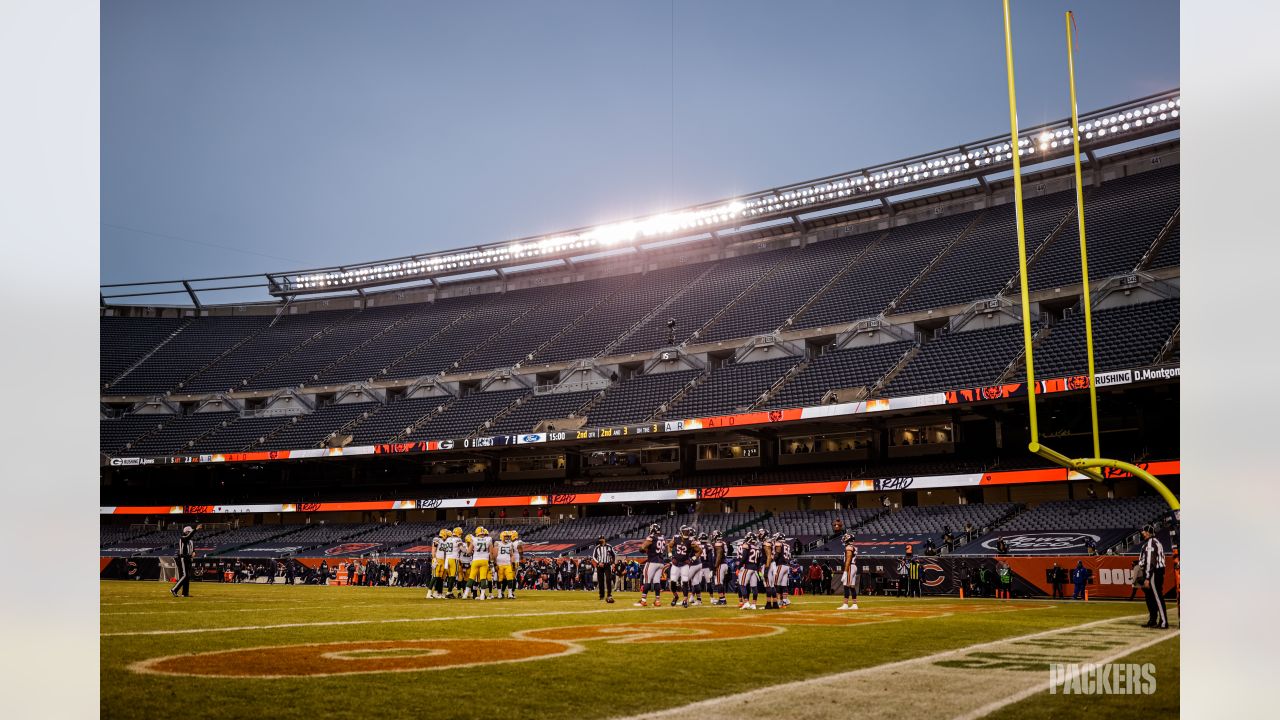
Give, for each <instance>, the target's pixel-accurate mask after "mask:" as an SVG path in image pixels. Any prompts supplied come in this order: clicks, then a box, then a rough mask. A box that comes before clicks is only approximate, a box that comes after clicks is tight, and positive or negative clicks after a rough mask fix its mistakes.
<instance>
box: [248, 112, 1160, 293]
mask: <svg viewBox="0 0 1280 720" xmlns="http://www.w3.org/2000/svg"><path fill="white" fill-rule="evenodd" d="M1181 108H1182V99H1181V97H1180V96H1179V91H1177V90H1173V91H1170V92H1167V93H1162V94H1159V95H1154V96H1150V97H1147V98H1142V99H1140V100H1135V101H1132V102H1129V103H1124V104H1121V105H1117V106H1115V107H1111V108H1106V109H1103V110H1099V111H1096V112H1093V113H1090V114H1087V115H1084V116H1082V117H1080V118H1079V120H1080V124H1079V128H1080V134H1081V143H1080V144H1081V148H1082V150H1091V149H1096V148H1100V147H1105V146H1107V145H1113V144H1117V143H1123V142H1128V141H1131V140H1137V139H1140V138H1143V137H1147V136H1150V135H1156V134H1159V133H1164V132H1171V131H1174V130H1177V129H1178V128H1179V126H1180V122H1181V121H1180V119H1179V118H1180V115H1181ZM1018 137H1019V139H1018V141H1017V148H1016V153H1015V149H1014V144H1013V143H1012V142H1011V139H1009V138H1006V137H1004V136H998V137H993V138H988V139H986V140H982V141H978V142H974V143H966V144H964V145H961V146H958V147H954V148H949V149H946V150H941V151H938V152H933V153H927V154H924V155H920V156H917V157H914V158H908V159H905V160H900V161H896V162H893V163H888V164H885V165H880V166H876V167H872V168H865V169H862V170H857V171H853V172H849V173H843V174H840V175H833V176H830V177H825V178H821V179H818V180H814V181H810V182H805V183H800V184H796V185H791V186H786V187H781V188H774V189H771V190H764V191H760V192H756V193H751V194H748V195H744V196H741V197H738V198H732V199H728V200H722V201H718V202H714V203H709V204H706V205H700V206H696V207H691V208H686V209H683V210H676V211H672V212H667V213H659V214H656V215H650V216H647V217H641V218H635V219H632V220H624V221H621V222H616V223H607V224H604V225H597V226H594V227H587V228H580V229H577V230H570V231H565V232H559V233H552V234H549V235H544V236H539V237H531V238H522V239H519V240H513V241H510V242H502V243H494V244H490V245H482V246H476V247H472V248H467V249H465V250H451V251H446V252H441V253H430V254H422V255H414V256H410V257H403V258H396V259H393V260H382V261H376V262H369V263H359V264H356V265H349V266H342V267H330V268H316V269H311V270H301V271H295V272H286V273H274V274H268V275H267V279H268V282H269V290H270V292H271V294H272V295H276V296H288V295H298V294H308V293H325V292H336V291H342V290H353V289H356V288H364V287H370V286H376V285H389V284H397V283H405V282H413V281H422V280H428V279H432V278H435V277H440V276H446V275H454V274H461V273H470V272H476V271H482V270H490V269H498V268H503V267H509V266H518V265H525V264H529V263H531V262H542V261H546V260H552V259H558V258H570V257H573V256H576V255H581V254H584V253H594V252H603V251H608V250H614V249H619V248H626V247H631V246H634V245H636V244H638V243H644V242H646V241H651V240H658V239H669V238H678V237H682V236H690V237H691V236H696V235H699V234H702V233H706V232H709V231H714V230H722V229H736V228H739V227H743V226H746V225H753V224H756V223H761V222H768V221H772V220H779V219H785V218H788V217H791V216H794V215H798V214H800V213H809V212H814V211H818V210H824V209H829V208H834V207H839V206H842V205H849V204H853V203H859V202H865V201H871V200H875V199H879V198H881V197H886V196H891V195H895V194H901V193H907V192H913V191H917V190H922V189H925V188H929V187H932V186H936V185H942V184H947V183H954V182H958V181H962V180H966V179H978V178H980V177H981V176H983V175H988V174H991V173H998V172H1003V171H1007V170H1010V169H1012V167H1013V159H1014V156H1015V154H1016V155H1017V156H1018V157H1019V159H1022V160H1026V161H1029V162H1039V161H1048V160H1052V159H1055V158H1058V157H1062V156H1064V155H1067V154H1069V153H1070V152H1071V148H1072V145H1073V143H1072V131H1071V121H1070V119H1069V118H1068V119H1063V120H1059V121H1057V122H1054V123H1048V124H1046V125H1043V126H1040V127H1036V128H1031V129H1029V130H1026V131H1024V132H1021V133H1019V135H1018Z"/></svg>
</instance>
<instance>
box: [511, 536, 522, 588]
mask: <svg viewBox="0 0 1280 720" xmlns="http://www.w3.org/2000/svg"><path fill="white" fill-rule="evenodd" d="M522 558H524V541H523V540H521V539H520V533H518V532H516V531H515V530H512V531H511V566H512V567H514V568H519V567H520V561H521V559H522ZM515 596H516V583H515V582H512V583H511V598H512V599H515Z"/></svg>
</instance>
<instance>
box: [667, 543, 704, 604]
mask: <svg viewBox="0 0 1280 720" xmlns="http://www.w3.org/2000/svg"><path fill="white" fill-rule="evenodd" d="M700 552H701V550H700V549H699V548H698V541H697V540H695V539H694V537H693V528H691V527H689V526H688V525H682V526H680V534H679V535H677V536H676V539H675V540H673V541H671V592H672V593H673V595H672V599H671V605H672V606H673V607H674V606H675V605H676V603H677V602H679V603H680V606H681V607H689V597H690V595H692V593H691V592H690V590H691V574H692V572H693V568H694V563H695V562H698V559H697V557H698V554H699V553H700ZM681 593H684V599H683V600H680V594H681Z"/></svg>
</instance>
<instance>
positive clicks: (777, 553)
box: [773, 533, 791, 607]
mask: <svg viewBox="0 0 1280 720" xmlns="http://www.w3.org/2000/svg"><path fill="white" fill-rule="evenodd" d="M773 561H774V566H775V570H774V580H773V586H774V589H775V590H776V592H777V603H775V605H774V607H778V606H779V605H780V606H781V607H787V606H788V605H790V604H791V598H790V597H789V595H790V593H791V541H790V540H789V539H787V538H785V537H783V536H782V533H776V534H775V535H774V536H773Z"/></svg>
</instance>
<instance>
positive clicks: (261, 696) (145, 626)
mask: <svg viewBox="0 0 1280 720" xmlns="http://www.w3.org/2000/svg"><path fill="white" fill-rule="evenodd" d="M192 593H193V596H192V597H191V598H188V599H174V598H171V597H169V595H168V592H167V586H166V585H163V584H160V583H156V582H104V583H103V584H102V586H101V612H102V618H101V633H102V637H101V646H100V647H101V668H102V670H101V683H102V686H101V691H102V715H103V717H118V718H162V717H163V718H169V717H175V716H182V717H196V718H199V717H210V718H223V717H286V718H316V717H326V718H328V717H334V718H369V717H427V718H478V717H491V718H504V719H511V718H566V719H567V718H572V719H573V720H586V719H588V718H610V717H630V716H635V715H641V714H645V713H658V714H663V711H668V713H667V714H669V715H670V716H672V717H675V716H682V717H684V716H693V717H698V718H700V720H701V719H702V718H706V717H712V718H714V717H722V716H723V717H726V718H727V717H735V718H741V717H744V716H750V715H752V714H765V715H772V714H774V713H786V714H785V715H784V716H785V717H787V718H789V720H797V719H802V718H815V719H825V718H844V717H851V716H855V715H856V716H859V717H884V718H890V717H913V716H915V717H919V716H921V713H924V712H928V713H930V717H931V718H932V717H941V718H951V717H982V716H987V715H990V716H991V717H1002V718H1003V717H1009V718H1013V717H1017V718H1041V717H1043V718H1051V717H1066V716H1068V715H1070V716H1072V717H1081V716H1087V717H1090V718H1091V719H1095V720H1096V718H1110V717H1128V716H1132V715H1134V714H1136V713H1137V712H1138V711H1139V710H1141V712H1142V715H1143V717H1147V718H1150V717H1162V716H1164V717H1175V716H1176V715H1177V712H1178V655H1177V652H1178V643H1177V640H1176V631H1175V630H1170V631H1163V632H1160V631H1151V630H1144V629H1142V628H1139V627H1137V625H1138V624H1139V623H1140V622H1142V621H1143V620H1144V619H1145V606H1143V605H1142V604H1141V603H1104V602H1091V603H1071V602H1044V601H1003V602H1002V601H993V600H965V601H961V600H957V599H954V598H936V599H935V598H926V599H923V600H911V601H908V600H897V599H888V598H875V597H868V598H862V600H861V601H860V609H859V610H857V611H851V612H837V611H836V610H835V608H836V607H837V606H838V605H839V604H840V600H839V599H838V598H831V597H813V596H808V597H797V598H795V599H794V602H793V605H792V607H791V608H790V609H787V610H782V611H764V610H759V611H756V612H750V611H739V610H738V609H737V608H736V605H730V606H729V607H727V608H722V607H710V606H704V607H701V608H688V609H684V608H671V607H668V606H666V605H665V604H664V606H663V607H661V608H652V607H650V608H634V607H632V605H631V603H632V602H633V601H634V600H635V599H636V596H635V595H634V594H621V595H619V596H618V600H619V602H618V603H617V604H614V605H605V604H603V603H600V602H598V601H597V600H596V596H595V594H594V593H582V592H541V593H535V592H526V593H523V594H522V596H521V597H519V598H517V599H515V600H498V601H493V600H491V601H485V602H476V601H463V600H457V601H439V600H426V599H424V598H423V596H422V595H423V594H422V592H421V591H418V590H411V589H399V588H349V587H314V586H308V587H283V586H261V585H221V584H199V583H197V584H194V585H193V586H192ZM664 599H665V598H664ZM762 604H763V599H762ZM1139 615H1140V616H1141V617H1138V616H1139ZM1173 615H1174V619H1175V620H1176V611H1175V612H1174V613H1173ZM175 656H176V657H175ZM1132 658H1139V659H1132ZM1097 661H1110V662H1150V663H1153V664H1154V665H1155V666H1156V669H1157V678H1158V680H1159V687H1158V690H1157V692H1156V693H1155V694H1154V695H1142V696H1132V695H1087V696H1078V695H1077V696H1063V695H1060V694H1059V695H1050V694H1049V693H1048V691H1047V689H1046V688H1047V681H1048V674H1047V663H1049V662H1067V663H1071V662H1097ZM1037 687H1038V689H1037ZM743 693H750V694H747V695H741V694H743ZM690 703H699V705H698V706H696V707H694V708H685V707H684V706H686V705H689V704H690ZM179 708H181V711H180V712H177V711H178V709H179Z"/></svg>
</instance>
